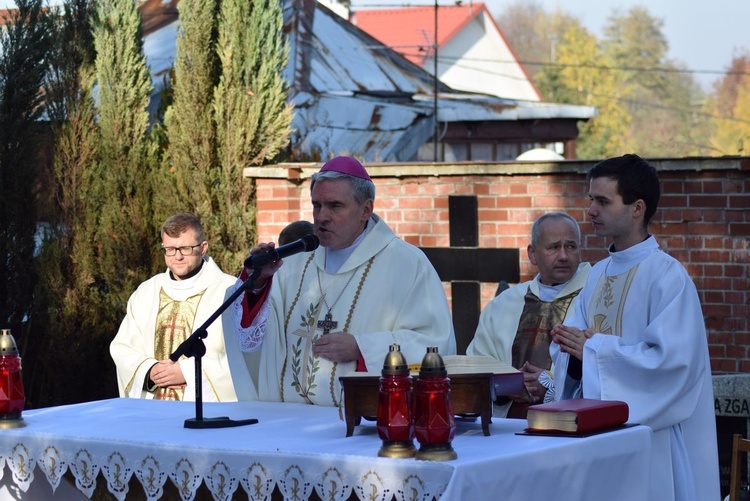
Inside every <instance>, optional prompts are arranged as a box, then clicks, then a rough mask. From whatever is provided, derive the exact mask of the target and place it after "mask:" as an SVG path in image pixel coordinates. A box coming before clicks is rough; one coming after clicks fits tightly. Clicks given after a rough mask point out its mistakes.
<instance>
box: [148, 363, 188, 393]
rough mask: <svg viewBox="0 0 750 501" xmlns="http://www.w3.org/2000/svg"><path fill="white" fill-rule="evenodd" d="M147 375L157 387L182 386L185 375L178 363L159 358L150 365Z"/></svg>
mask: <svg viewBox="0 0 750 501" xmlns="http://www.w3.org/2000/svg"><path fill="white" fill-rule="evenodd" d="M148 377H149V379H150V380H151V381H153V382H154V384H155V385H156V386H158V387H159V388H182V387H183V386H185V376H184V375H183V374H182V369H181V368H180V364H178V363H177V362H172V361H171V360H169V359H167V360H160V361H159V362H157V363H156V364H154V365H153V366H152V367H151V370H150V371H149V374H148Z"/></svg>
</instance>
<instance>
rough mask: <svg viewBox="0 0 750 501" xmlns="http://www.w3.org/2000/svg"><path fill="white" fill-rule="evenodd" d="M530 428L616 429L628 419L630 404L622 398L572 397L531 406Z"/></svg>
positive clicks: (529, 415)
mask: <svg viewBox="0 0 750 501" xmlns="http://www.w3.org/2000/svg"><path fill="white" fill-rule="evenodd" d="M526 419H527V420H528V423H529V428H528V431H557V432H568V433H588V432H594V431H600V430H605V429H607V428H614V427H615V426H619V425H622V424H624V423H625V422H626V421H627V420H628V404H626V403H625V402H622V401H620V400H594V399H589V398H573V399H570V400H559V401H557V402H550V403H548V404H538V405H532V406H530V407H529V411H528V414H527V416H526Z"/></svg>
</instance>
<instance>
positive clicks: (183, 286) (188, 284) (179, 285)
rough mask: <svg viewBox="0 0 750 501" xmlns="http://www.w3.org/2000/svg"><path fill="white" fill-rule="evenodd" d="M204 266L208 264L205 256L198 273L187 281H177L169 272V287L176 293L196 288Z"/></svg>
mask: <svg viewBox="0 0 750 501" xmlns="http://www.w3.org/2000/svg"><path fill="white" fill-rule="evenodd" d="M204 264H206V257H205V256H203V259H201V267H200V269H199V270H198V273H196V274H195V275H193V276H192V277H190V278H186V279H185V280H175V279H174V276H172V272H171V271H169V287H170V288H171V289H172V290H174V291H180V290H189V289H192V288H193V287H194V286H195V283H196V282H197V281H198V278H199V277H200V276H201V274H202V273H203V268H204V266H203V265H204Z"/></svg>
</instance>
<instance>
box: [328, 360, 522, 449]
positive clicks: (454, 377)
mask: <svg viewBox="0 0 750 501" xmlns="http://www.w3.org/2000/svg"><path fill="white" fill-rule="evenodd" d="M412 377H413V378H414V380H415V381H416V380H417V379H419V376H418V375H412ZM448 377H449V378H450V380H451V400H452V402H453V413H454V414H457V415H472V416H479V417H480V419H481V423H482V432H483V433H484V435H485V436H486V437H488V436H490V423H491V422H492V402H493V400H494V399H495V395H514V394H520V393H523V374H522V373H520V372H519V373H514V374H492V373H476V374H449V375H448ZM339 380H340V381H341V384H342V386H343V387H344V411H345V414H344V415H345V418H346V436H347V437H351V436H352V434H353V433H354V427H355V426H357V425H358V424H359V423H360V422H361V419H362V418H363V417H365V418H372V419H375V418H376V417H377V415H378V389H379V387H380V376H377V375H372V374H368V375H356V374H352V375H349V376H342V377H340V378H339Z"/></svg>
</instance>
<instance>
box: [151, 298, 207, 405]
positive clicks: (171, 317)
mask: <svg viewBox="0 0 750 501" xmlns="http://www.w3.org/2000/svg"><path fill="white" fill-rule="evenodd" d="M204 292H206V291H205V290H204V291H202V292H200V293H198V294H196V295H194V296H190V297H189V298H187V299H185V300H184V301H175V300H174V299H172V298H171V297H170V296H169V294H167V293H166V292H164V289H160V290H159V312H158V313H157V315H156V331H155V334H154V357H155V358H156V359H157V360H165V359H167V358H169V355H171V354H172V352H174V350H176V349H177V348H178V347H179V346H180V344H182V342H183V341H185V340H186V339H187V338H188V337H189V336H190V334H192V332H193V322H195V315H196V313H197V311H198V304H199V303H200V301H201V298H202V297H203V293H204ZM184 395H185V389H184V388H158V389H157V390H156V391H155V392H154V399H156V400H182V399H183V397H184Z"/></svg>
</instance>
